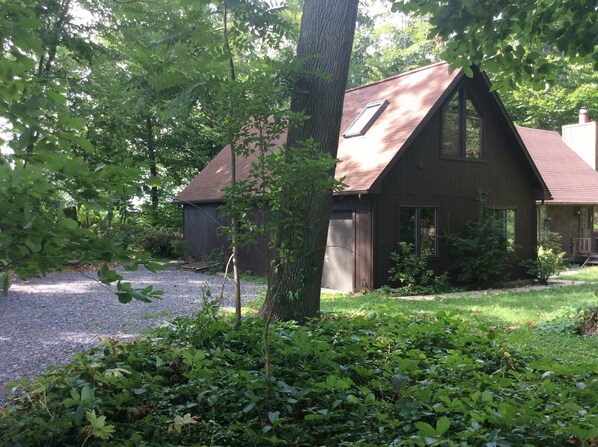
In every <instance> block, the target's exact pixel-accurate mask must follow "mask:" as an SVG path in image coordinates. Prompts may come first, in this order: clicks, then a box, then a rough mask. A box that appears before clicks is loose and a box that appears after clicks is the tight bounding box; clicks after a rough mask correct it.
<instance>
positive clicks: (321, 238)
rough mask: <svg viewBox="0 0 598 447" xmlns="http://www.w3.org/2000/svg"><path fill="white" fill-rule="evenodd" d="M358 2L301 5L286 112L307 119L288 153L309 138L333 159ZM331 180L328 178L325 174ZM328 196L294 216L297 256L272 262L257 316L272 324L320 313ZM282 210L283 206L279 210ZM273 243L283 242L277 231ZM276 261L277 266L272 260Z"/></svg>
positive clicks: (293, 131)
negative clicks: (296, 63) (300, 222)
mask: <svg viewBox="0 0 598 447" xmlns="http://www.w3.org/2000/svg"><path fill="white" fill-rule="evenodd" d="M358 3H359V1H358V0H305V6H304V8H303V17H302V19H301V35H300V37H299V43H298V46H297V56H298V58H299V59H304V60H305V63H304V67H305V68H306V70H307V71H308V73H323V74H324V75H325V76H320V75H316V74H308V75H306V76H305V77H303V78H302V79H300V80H299V81H298V82H297V84H296V85H295V87H294V92H293V98H292V101H291V110H292V111H293V112H303V113H305V114H306V115H307V116H308V117H309V119H308V120H307V121H305V123H304V124H303V125H302V126H300V127H294V126H291V128H290V129H289V133H288V137H287V144H288V147H290V148H292V147H296V146H298V145H300V144H301V143H302V142H303V141H306V140H308V139H310V138H312V139H313V140H314V141H315V142H316V143H317V144H318V145H319V150H320V151H321V152H325V153H329V154H330V155H331V156H332V157H336V153H337V149H338V137H339V132H340V123H341V117H342V110H343V101H344V93H345V88H346V85H347V75H348V71H349V61H350V58H351V48H352V45H353V36H354V34H355V21H356V19H357V7H358ZM330 174H331V175H334V172H331V173H330ZM331 204H332V196H331V195H328V196H325V197H312V198H311V200H310V201H309V203H305V205H304V206H303V207H302V208H303V209H298V210H296V212H297V214H298V215H300V216H302V218H303V219H304V221H305V222H308V223H309V225H306V226H305V227H304V228H305V231H304V234H303V237H302V240H303V248H304V250H301V252H302V253H301V256H299V257H296V258H295V259H293V260H292V262H286V263H285V262H277V268H276V269H275V270H274V272H273V274H272V277H271V281H270V284H269V287H268V292H267V295H266V300H265V302H264V305H263V307H262V309H261V311H260V313H261V314H262V315H264V316H266V317H267V318H269V319H274V320H298V321H304V320H305V319H307V318H314V317H317V316H318V315H319V312H320V284H321V281H322V266H323V263H324V252H325V249H326V235H327V230H328V221H329V218H330V208H331ZM283 206H284V205H283ZM279 233H280V234H279V235H278V237H277V243H281V242H282V241H284V240H285V234H284V230H280V231H279ZM276 261H280V260H276Z"/></svg>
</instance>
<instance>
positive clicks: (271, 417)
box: [268, 411, 280, 424]
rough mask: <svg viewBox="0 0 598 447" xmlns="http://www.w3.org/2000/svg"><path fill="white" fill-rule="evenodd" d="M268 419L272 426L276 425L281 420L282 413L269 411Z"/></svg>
mask: <svg viewBox="0 0 598 447" xmlns="http://www.w3.org/2000/svg"><path fill="white" fill-rule="evenodd" d="M268 419H269V420H270V422H271V423H272V424H275V423H276V421H278V420H279V419H280V411H269V412H268Z"/></svg>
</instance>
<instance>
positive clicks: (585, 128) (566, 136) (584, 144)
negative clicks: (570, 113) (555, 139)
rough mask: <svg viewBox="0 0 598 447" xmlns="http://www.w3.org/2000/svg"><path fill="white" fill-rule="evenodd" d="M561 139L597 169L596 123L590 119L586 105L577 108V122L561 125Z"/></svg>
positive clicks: (597, 140)
mask: <svg viewBox="0 0 598 447" xmlns="http://www.w3.org/2000/svg"><path fill="white" fill-rule="evenodd" d="M563 141H564V142H565V143H566V144H567V145H568V146H569V147H570V148H571V149H573V150H574V151H575V152H577V155H579V156H580V157H581V158H582V159H583V160H584V161H585V162H586V163H587V164H589V165H590V166H591V167H592V169H594V170H598V123H596V121H590V116H589V112H588V108H587V107H582V108H581V109H579V123H578V124H569V125H567V126H563Z"/></svg>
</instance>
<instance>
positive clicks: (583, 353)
mask: <svg viewBox="0 0 598 447" xmlns="http://www.w3.org/2000/svg"><path fill="white" fill-rule="evenodd" d="M584 270H585V269H584ZM588 272H589V270H588ZM594 272H595V273H594V274H596V275H598V269H596V270H595V271H594ZM588 274H589V273H588ZM566 278H567V279H570V278H571V276H570V275H569V274H567V276H566ZM593 278H594V277H593V276H592V277H590V279H593ZM595 292H596V284H593V283H591V282H588V283H585V284H578V285H574V286H558V285H555V286H552V287H549V288H541V287H530V288H529V291H527V292H518V291H513V290H509V289H505V290H502V291H490V292H488V291H486V292H459V293H457V294H450V295H449V296H447V297H445V298H443V297H433V296H430V297H429V298H428V299H425V300H410V299H400V298H393V297H392V296H390V297H389V296H388V295H387V294H386V292H384V291H383V293H377V292H373V293H368V294H365V295H362V296H351V295H339V294H328V295H325V296H324V297H323V299H322V309H323V310H324V311H326V312H337V313H338V312H340V313H348V314H355V313H369V312H376V313H377V314H388V315H396V314H403V315H424V316H425V315H431V314H434V313H435V312H438V311H444V312H449V313H454V314H456V315H459V316H460V317H461V318H464V319H466V320H468V321H470V322H471V323H472V324H475V325H481V326H484V327H496V328H501V329H504V330H506V331H507V333H506V336H507V337H508V338H509V343H511V344H513V345H514V346H516V347H517V349H518V350H520V351H522V352H528V353H531V354H536V355H543V356H546V357H549V358H552V359H555V360H557V361H558V362H561V363H562V364H564V365H577V364H579V363H580V362H584V363H588V364H590V365H596V366H598V337H595V336H594V337H582V336H580V335H579V334H578V332H577V329H576V326H575V325H576V322H571V313H573V312H574V311H575V310H581V309H582V308H583V309H585V308H591V307H592V306H597V305H598V297H596V295H595Z"/></svg>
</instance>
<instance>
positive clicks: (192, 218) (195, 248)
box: [183, 203, 229, 259]
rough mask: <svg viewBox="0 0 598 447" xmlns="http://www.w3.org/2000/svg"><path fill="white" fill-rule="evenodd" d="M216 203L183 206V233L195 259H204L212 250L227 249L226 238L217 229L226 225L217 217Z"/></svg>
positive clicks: (217, 205)
mask: <svg viewBox="0 0 598 447" xmlns="http://www.w3.org/2000/svg"><path fill="white" fill-rule="evenodd" d="M219 206H220V204H218V203H202V204H197V205H195V204H194V205H185V206H184V211H183V233H184V238H185V240H186V241H187V242H188V243H189V245H190V246H191V249H192V255H193V256H194V257H195V258H197V259H205V257H206V256H208V255H209V254H210V253H211V252H212V251H213V250H215V249H217V248H220V247H228V245H229V243H228V240H227V238H226V236H224V235H222V234H221V233H220V232H219V231H218V228H219V227H220V226H225V225H228V222H226V221H225V220H224V219H222V218H220V217H219V215H218V207H219Z"/></svg>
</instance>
